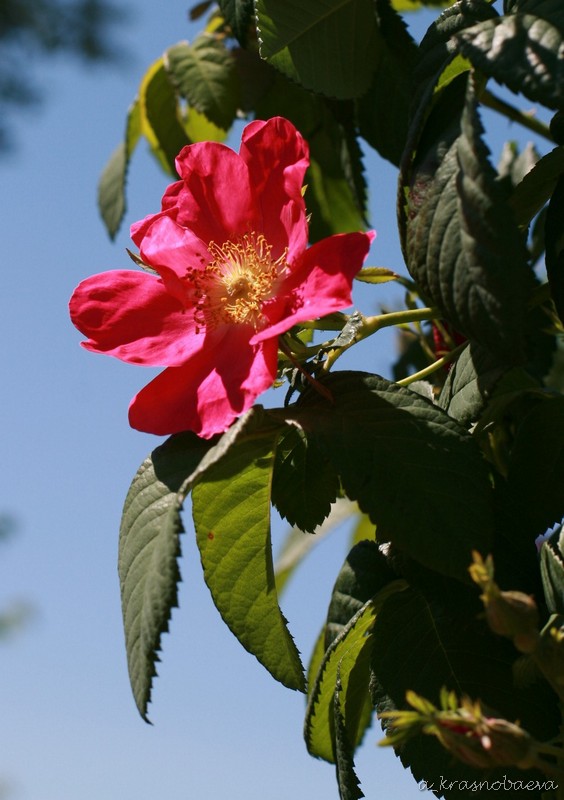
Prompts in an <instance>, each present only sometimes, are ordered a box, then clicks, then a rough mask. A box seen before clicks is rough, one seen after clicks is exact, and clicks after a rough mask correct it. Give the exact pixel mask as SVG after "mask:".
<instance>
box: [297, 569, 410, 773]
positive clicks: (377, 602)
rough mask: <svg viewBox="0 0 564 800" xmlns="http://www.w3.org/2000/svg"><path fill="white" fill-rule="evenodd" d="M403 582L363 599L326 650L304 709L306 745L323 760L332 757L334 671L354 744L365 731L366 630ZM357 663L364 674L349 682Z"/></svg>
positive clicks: (368, 630) (368, 651)
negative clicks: (369, 598)
mask: <svg viewBox="0 0 564 800" xmlns="http://www.w3.org/2000/svg"><path fill="white" fill-rule="evenodd" d="M405 586H406V584H405V581H395V582H394V583H392V584H389V585H388V586H387V587H385V588H384V589H382V590H381V591H380V592H379V593H378V594H377V595H376V597H374V598H373V599H371V600H369V601H368V602H367V603H365V604H364V605H363V606H362V607H361V609H360V610H359V611H358V612H357V613H356V614H355V615H354V617H352V619H351V620H350V621H349V623H348V625H347V626H346V627H345V628H344V629H343V631H342V632H341V634H340V635H339V636H338V637H337V638H336V639H335V640H334V641H333V642H332V644H331V646H330V647H329V649H328V650H327V651H326V652H325V656H324V658H323V662H322V664H321V667H320V669H319V672H318V675H317V679H316V681H315V684H314V685H313V687H312V688H311V691H310V695H309V701H308V706H307V711H306V721H305V730H304V735H305V740H306V745H307V749H308V751H309V752H310V753H311V754H312V755H314V756H317V757H318V758H323V759H325V760H326V761H331V762H334V761H335V747H334V733H333V712H334V705H333V699H334V693H335V687H336V683H337V673H339V674H340V679H341V685H342V690H343V691H344V692H345V697H346V699H345V701H344V718H345V725H346V726H347V730H348V735H349V737H350V741H351V742H353V748H354V747H355V746H356V744H357V741H358V738H357V737H358V735H359V732H360V733H362V732H364V730H363V729H362V731H359V724H360V720H361V718H362V715H363V710H364V709H365V708H366V706H367V704H368V702H369V694H368V680H369V670H368V661H367V656H369V654H370V648H371V644H372V642H371V637H370V635H369V634H370V631H371V629H372V627H373V625H374V620H375V619H376V615H377V613H378V611H379V610H380V608H381V606H382V604H383V603H384V601H385V599H386V598H387V597H389V596H390V595H391V594H392V593H394V592H398V591H402V590H403V589H404V588H405ZM357 664H358V665H359V667H361V668H362V669H363V670H364V674H363V675H360V674H359V672H358V670H357V671H356V672H355V676H354V680H352V681H350V682H349V679H350V677H351V672H352V671H353V670H354V669H355V667H356V665H357ZM349 685H350V689H351V692H350V695H348V689H349ZM347 701H348V702H347Z"/></svg>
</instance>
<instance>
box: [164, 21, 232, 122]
mask: <svg viewBox="0 0 564 800" xmlns="http://www.w3.org/2000/svg"><path fill="white" fill-rule="evenodd" d="M165 63H166V67H167V70H168V72H169V74H170V76H171V79H172V81H173V82H174V84H175V86H176V87H177V90H178V92H179V93H180V95H181V96H182V97H185V98H186V100H187V101H188V103H189V105H191V106H193V107H194V108H195V109H196V110H197V111H199V112H200V113H201V114H204V115H205V116H206V117H207V118H208V119H209V120H210V122H212V123H213V124H214V125H217V126H218V127H219V128H222V129H223V130H225V131H227V130H229V128H230V127H231V125H232V123H233V120H234V119H235V116H236V113H237V109H238V108H239V82H238V78H237V69H236V66H235V61H234V58H233V55H232V53H231V52H230V51H229V50H227V48H226V47H225V44H224V41H223V40H221V39H220V38H218V37H217V36H213V35H212V34H206V33H203V34H200V35H199V36H198V37H197V38H196V39H195V40H194V42H193V43H192V44H191V45H190V44H188V42H180V43H179V44H177V45H174V47H170V48H169V49H168V50H167V51H166V54H165Z"/></svg>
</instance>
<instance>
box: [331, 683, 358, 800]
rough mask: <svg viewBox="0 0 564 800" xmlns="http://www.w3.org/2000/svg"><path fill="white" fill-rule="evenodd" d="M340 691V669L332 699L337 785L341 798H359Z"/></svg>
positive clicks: (343, 799)
mask: <svg viewBox="0 0 564 800" xmlns="http://www.w3.org/2000/svg"><path fill="white" fill-rule="evenodd" d="M342 691H343V686H342V683H341V676H340V671H339V672H338V673H337V683H336V686H335V694H334V699H333V718H334V725H335V762H336V767H337V785H338V787H339V797H340V798H341V800H360V798H361V797H364V793H363V792H362V791H361V789H360V782H359V780H358V778H357V776H356V772H355V770H354V758H353V755H354V748H353V747H351V744H350V742H349V738H348V735H347V728H346V724H345V717H344V709H343V706H342V697H341V695H342Z"/></svg>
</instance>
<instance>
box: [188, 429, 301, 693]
mask: <svg viewBox="0 0 564 800" xmlns="http://www.w3.org/2000/svg"><path fill="white" fill-rule="evenodd" d="M278 433H279V430H278V429H277V428H273V429H271V430H266V431H259V432H257V433H254V434H253V433H252V432H248V433H247V432H246V435H242V436H240V437H239V438H238V439H237V440H236V441H234V442H233V443H232V444H231V446H230V447H229V449H228V450H227V451H226V452H225V454H224V456H223V457H222V458H220V459H219V460H218V461H216V462H215V463H214V464H213V465H211V466H210V467H208V468H206V470H205V474H204V475H203V477H202V478H201V480H200V481H199V482H198V484H197V485H196V486H195V487H194V489H193V491H192V513H193V518H194V525H195V529H196V541H197V543H198V547H199V550H200V555H201V559H202V566H203V568H204V577H205V580H206V583H207V585H208V587H209V589H210V592H211V594H212V597H213V600H214V603H215V604H216V606H217V608H218V610H219V612H220V614H221V616H222V618H223V620H224V621H225V623H226V624H227V625H228V627H229V628H230V629H231V631H232V633H233V634H234V635H235V636H236V637H237V639H238V640H239V641H240V642H241V644H242V645H243V647H245V649H246V650H248V651H249V652H250V653H252V654H253V655H255V656H256V658H257V659H258V660H259V661H260V662H261V664H263V666H265V667H266V669H267V670H268V671H269V672H270V673H271V674H272V675H273V677H274V678H276V680H278V681H280V682H281V683H283V684H284V685H285V686H288V687H289V688H292V689H299V690H301V691H303V690H304V689H305V680H304V675H303V669H302V665H301V662H300V657H299V653H298V651H297V649H296V646H295V644H294V642H293V640H292V637H291V636H290V634H289V632H288V629H287V627H286V620H285V619H284V617H283V615H282V612H281V611H280V608H279V606H278V601H277V595H276V587H275V581H274V568H273V564H272V548H271V540H270V486H271V481H272V469H273V463H274V448H275V441H276V438H277V436H278Z"/></svg>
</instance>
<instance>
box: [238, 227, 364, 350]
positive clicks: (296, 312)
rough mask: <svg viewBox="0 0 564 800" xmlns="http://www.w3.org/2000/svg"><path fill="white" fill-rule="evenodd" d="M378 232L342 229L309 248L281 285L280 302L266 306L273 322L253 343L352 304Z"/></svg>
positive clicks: (254, 338)
mask: <svg viewBox="0 0 564 800" xmlns="http://www.w3.org/2000/svg"><path fill="white" fill-rule="evenodd" d="M375 235H376V234H375V233H374V232H373V231H370V232H369V233H339V234H336V235H334V236H328V237H327V238H326V239H322V240H321V241H320V242H316V244H314V245H312V246H311V247H310V248H309V250H306V251H305V253H304V254H303V256H302V258H301V259H300V261H299V262H298V264H297V265H296V266H295V267H294V269H293V270H292V273H291V275H290V276H289V277H288V279H287V280H286V281H285V283H284V284H283V285H282V286H281V288H280V291H279V295H280V296H279V298H278V302H277V303H274V304H273V306H272V310H270V309H269V308H268V307H267V308H265V313H266V314H268V315H269V316H270V319H271V320H272V325H270V326H269V327H266V328H263V329H262V330H261V331H259V332H258V333H257V334H255V336H253V338H252V339H251V344H257V343H258V342H264V341H265V340H266V339H269V338H270V337H271V336H278V335H279V334H281V333H285V332H286V331H288V330H290V328H291V327H292V326H293V325H296V324H297V323H299V322H305V321H307V320H311V319H316V318H317V317H323V316H325V315H326V314H331V313H332V312H333V311H340V310H341V309H343V308H347V306H350V305H351V304H352V295H351V291H352V282H353V278H354V276H355V275H356V274H357V272H358V271H359V270H360V268H361V267H362V265H363V263H364V260H365V259H366V256H367V255H368V251H369V249H370V245H371V243H372V241H373V239H374V237H375ZM283 295H285V304H284V306H282V303H281V300H282V296H283Z"/></svg>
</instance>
